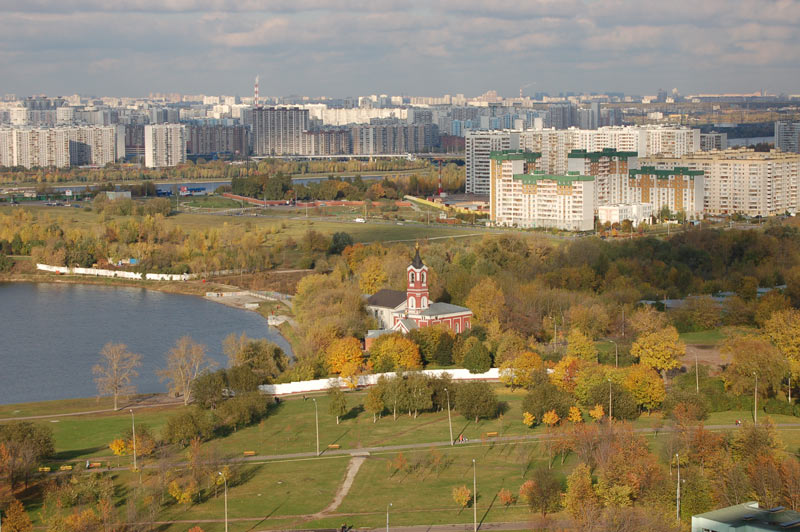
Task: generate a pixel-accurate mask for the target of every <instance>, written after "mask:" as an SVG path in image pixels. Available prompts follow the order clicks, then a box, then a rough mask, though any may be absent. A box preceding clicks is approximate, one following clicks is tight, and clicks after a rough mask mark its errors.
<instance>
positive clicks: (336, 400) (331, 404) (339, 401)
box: [328, 381, 347, 425]
mask: <svg viewBox="0 0 800 532" xmlns="http://www.w3.org/2000/svg"><path fill="white" fill-rule="evenodd" d="M328 413H329V414H330V415H332V416H336V424H337V425H338V424H339V418H340V417H341V416H343V415H345V414H346V413H347V397H345V395H344V392H343V391H342V390H341V388H339V386H338V385H337V384H336V383H335V382H334V381H332V382H331V384H330V386H328Z"/></svg>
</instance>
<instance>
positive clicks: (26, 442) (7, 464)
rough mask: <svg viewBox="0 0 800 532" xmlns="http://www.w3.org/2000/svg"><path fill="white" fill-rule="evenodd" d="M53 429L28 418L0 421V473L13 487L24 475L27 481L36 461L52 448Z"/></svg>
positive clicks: (26, 481)
mask: <svg viewBox="0 0 800 532" xmlns="http://www.w3.org/2000/svg"><path fill="white" fill-rule="evenodd" d="M54 448H55V447H54V441H53V430H52V429H51V428H50V427H46V426H43V425H39V424H34V423H31V422H29V421H11V422H9V423H4V424H2V425H0V473H2V474H3V475H4V476H5V477H6V478H7V479H8V483H9V485H10V487H11V489H12V491H13V490H14V488H15V487H16V485H17V483H18V482H19V481H20V480H22V479H24V480H25V484H26V486H27V484H28V478H29V475H30V473H31V472H32V471H33V470H34V468H35V467H36V466H37V465H38V464H39V462H40V461H41V460H42V459H44V458H47V457H48V456H51V455H52V454H53V452H54Z"/></svg>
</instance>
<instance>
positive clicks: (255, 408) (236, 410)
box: [217, 392, 271, 430]
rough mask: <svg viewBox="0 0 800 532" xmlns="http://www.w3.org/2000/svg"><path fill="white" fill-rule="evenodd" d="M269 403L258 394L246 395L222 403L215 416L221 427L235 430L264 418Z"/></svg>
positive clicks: (268, 400)
mask: <svg viewBox="0 0 800 532" xmlns="http://www.w3.org/2000/svg"><path fill="white" fill-rule="evenodd" d="M270 401H271V399H268V398H266V397H265V396H263V395H261V394H260V393H258V392H251V393H246V394H243V395H239V396H236V397H232V398H230V399H228V400H227V401H225V402H224V403H222V405H220V407H219V409H218V410H217V415H218V416H219V419H220V421H221V422H222V424H223V425H225V426H226V427H229V428H232V429H233V430H236V429H238V428H241V427H246V426H247V425H250V424H252V423H255V422H256V421H259V420H261V419H262V418H264V417H266V416H267V409H268V405H269V402H270Z"/></svg>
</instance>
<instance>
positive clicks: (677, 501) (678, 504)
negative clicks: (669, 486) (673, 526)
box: [675, 453, 681, 521]
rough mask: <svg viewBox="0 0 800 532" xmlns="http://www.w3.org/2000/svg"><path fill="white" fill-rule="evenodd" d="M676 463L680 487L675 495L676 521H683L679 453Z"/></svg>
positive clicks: (676, 456) (676, 455)
mask: <svg viewBox="0 0 800 532" xmlns="http://www.w3.org/2000/svg"><path fill="white" fill-rule="evenodd" d="M675 463H676V464H677V465H678V487H677V488H676V493H675V519H676V520H678V521H680V520H681V460H680V457H679V456H678V453H675Z"/></svg>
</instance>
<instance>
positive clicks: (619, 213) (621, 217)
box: [597, 203, 653, 225]
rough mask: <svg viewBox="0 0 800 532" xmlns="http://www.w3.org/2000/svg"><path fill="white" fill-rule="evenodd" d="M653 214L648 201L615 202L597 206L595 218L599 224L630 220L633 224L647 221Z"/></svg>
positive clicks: (612, 223)
mask: <svg viewBox="0 0 800 532" xmlns="http://www.w3.org/2000/svg"><path fill="white" fill-rule="evenodd" d="M652 215H653V206H652V205H651V204H649V203H617V204H614V205H601V206H599V207H597V218H598V221H599V222H600V223H601V224H605V223H610V224H611V225H614V224H619V223H622V222H623V221H625V220H630V221H631V223H633V225H639V224H640V223H641V222H649V221H650V217H651V216H652Z"/></svg>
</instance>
